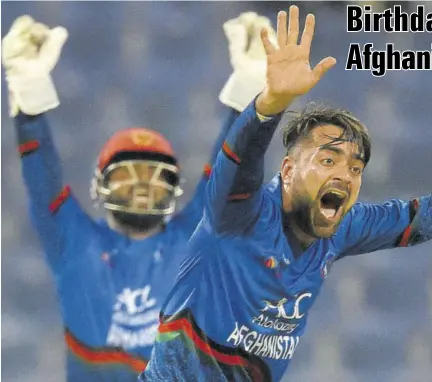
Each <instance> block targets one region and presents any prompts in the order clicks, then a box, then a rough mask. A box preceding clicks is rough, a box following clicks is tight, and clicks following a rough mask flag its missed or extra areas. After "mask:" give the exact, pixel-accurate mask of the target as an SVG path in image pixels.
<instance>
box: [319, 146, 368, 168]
mask: <svg viewBox="0 0 432 382" xmlns="http://www.w3.org/2000/svg"><path fill="white" fill-rule="evenodd" d="M319 150H320V151H333V152H334V153H336V154H338V155H343V154H345V152H344V151H343V150H342V149H340V148H339V147H336V146H335V145H331V144H328V143H326V144H324V145H321V146H319ZM352 157H353V158H354V159H357V160H360V161H362V162H363V164H365V160H364V158H363V156H362V155H361V154H359V153H356V154H353V156H352Z"/></svg>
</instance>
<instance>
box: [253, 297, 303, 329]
mask: <svg viewBox="0 0 432 382" xmlns="http://www.w3.org/2000/svg"><path fill="white" fill-rule="evenodd" d="M311 297H312V293H310V292H302V293H300V294H297V295H295V296H290V297H288V298H287V297H284V298H282V299H280V300H279V301H275V302H273V301H269V300H264V301H263V303H264V308H262V309H261V310H260V314H259V315H258V316H256V317H253V318H252V322H253V323H254V324H255V325H259V326H262V327H264V328H270V329H274V330H277V331H280V332H286V333H292V332H293V331H294V330H295V329H296V328H297V327H298V325H299V322H298V320H300V319H301V318H302V317H303V316H304V315H305V313H304V312H301V306H300V304H301V302H302V301H303V300H305V299H309V298H311Z"/></svg>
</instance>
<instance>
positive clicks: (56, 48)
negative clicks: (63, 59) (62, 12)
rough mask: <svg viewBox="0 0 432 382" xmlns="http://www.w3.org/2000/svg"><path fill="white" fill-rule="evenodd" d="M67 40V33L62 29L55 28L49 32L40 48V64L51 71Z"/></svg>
mask: <svg viewBox="0 0 432 382" xmlns="http://www.w3.org/2000/svg"><path fill="white" fill-rule="evenodd" d="M67 38H68V31H67V29H66V28H63V27H56V28H53V29H51V30H50V31H49V33H48V36H47V38H46V40H45V42H44V43H43V45H42V46H41V48H40V51H39V58H40V60H41V63H43V64H44V65H46V66H47V67H48V68H49V70H52V69H53V68H54V66H55V65H56V63H57V61H58V59H59V57H60V53H61V50H62V48H63V45H64V43H65V42H66V40H67Z"/></svg>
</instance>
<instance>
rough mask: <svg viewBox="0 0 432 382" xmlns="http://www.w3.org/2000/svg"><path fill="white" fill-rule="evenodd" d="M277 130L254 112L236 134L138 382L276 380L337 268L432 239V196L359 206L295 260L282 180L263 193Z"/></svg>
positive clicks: (221, 159)
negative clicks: (349, 259) (350, 259)
mask: <svg viewBox="0 0 432 382" xmlns="http://www.w3.org/2000/svg"><path fill="white" fill-rule="evenodd" d="M278 122H279V118H274V119H272V120H270V121H263V122H261V121H260V119H259V118H258V117H257V115H256V111H255V106H254V103H252V104H251V105H249V107H248V108H247V109H246V110H245V111H244V112H243V113H242V114H241V116H240V117H239V118H238V119H237V120H236V122H235V123H234V125H233V127H232V128H231V130H230V132H229V134H228V137H227V140H226V142H225V143H224V145H223V149H222V150H221V152H220V153H219V155H218V157H217V160H216V163H215V165H214V167H213V171H212V174H211V177H210V180H209V182H208V184H207V191H206V200H205V207H204V215H203V218H202V220H201V222H200V224H199V225H198V227H197V229H196V231H195V233H194V235H193V236H192V238H191V240H190V248H189V250H188V255H187V257H186V258H185V260H184V262H183V264H182V267H181V270H180V274H179V276H178V279H177V281H176V284H175V286H174V288H173V290H172V291H171V292H170V294H169V296H168V298H167V301H166V302H165V303H164V305H163V307H162V310H163V312H162V314H161V324H160V326H159V334H158V336H157V339H156V343H155V346H154V348H153V352H152V357H151V360H150V363H149V365H148V367H147V369H146V370H145V372H144V373H143V374H142V375H141V376H140V380H141V381H145V382H150V381H151V382H159V381H165V382H174V381H176V382H190V381H199V382H201V381H202V382H204V381H214V382H222V381H226V382H239V381H254V382H269V381H280V380H281V378H282V376H283V374H284V373H285V371H286V370H287V368H288V366H289V363H290V361H291V359H292V357H293V355H294V352H295V350H296V348H297V346H298V344H299V341H300V338H301V336H302V335H303V333H304V331H305V328H306V325H307V319H308V314H309V309H310V308H311V306H312V305H313V303H314V301H315V299H316V298H317V296H318V294H319V292H320V290H321V286H322V284H323V282H324V280H325V278H326V277H327V275H328V273H329V270H330V268H331V265H332V263H333V262H334V261H335V260H337V259H340V258H343V257H344V256H348V255H355V254H360V253H366V252H371V251H376V250H380V249H385V248H392V247H395V246H408V245H414V244H417V243H420V242H422V241H425V240H428V239H431V238H432V201H431V196H430V195H429V196H426V197H422V198H419V199H415V200H413V201H411V202H405V201H401V200H390V201H388V202H386V203H384V204H364V203H357V204H355V205H354V207H353V208H352V209H351V210H350V212H349V213H348V214H347V215H346V216H345V218H344V220H343V221H342V223H341V225H340V226H339V229H338V231H337V233H336V234H335V235H334V236H333V237H331V238H328V239H320V240H317V241H316V242H314V244H312V245H311V246H310V247H309V248H308V249H306V250H305V251H304V252H303V253H302V255H301V256H300V257H295V256H294V255H293V252H294V248H293V246H292V245H290V242H289V240H288V239H287V236H286V232H284V228H283V227H284V225H283V220H284V213H283V209H282V196H281V195H282V194H281V180H280V177H279V175H277V176H276V177H275V178H274V179H273V180H272V181H271V182H269V183H268V184H266V185H262V182H263V172H264V154H265V151H266V149H267V147H268V145H269V143H270V141H271V138H272V136H273V133H274V131H275V129H276V126H277V124H278Z"/></svg>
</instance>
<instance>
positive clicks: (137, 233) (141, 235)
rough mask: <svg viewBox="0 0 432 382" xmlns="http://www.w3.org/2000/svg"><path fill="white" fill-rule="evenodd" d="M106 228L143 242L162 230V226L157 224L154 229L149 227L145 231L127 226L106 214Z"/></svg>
mask: <svg viewBox="0 0 432 382" xmlns="http://www.w3.org/2000/svg"><path fill="white" fill-rule="evenodd" d="M107 222H108V226H109V227H110V228H111V229H112V230H113V231H116V232H118V233H121V234H122V235H125V236H127V237H129V238H131V239H135V240H143V239H146V238H148V237H150V236H153V235H156V234H157V233H159V232H160V231H162V229H163V227H164V226H163V224H157V225H155V226H154V227H150V228H147V229H143V228H138V227H133V226H132V225H129V224H123V223H121V222H119V221H118V220H117V219H115V218H114V216H113V215H112V214H108V216H107Z"/></svg>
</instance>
